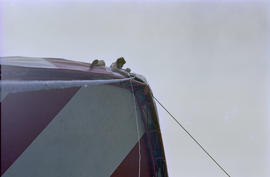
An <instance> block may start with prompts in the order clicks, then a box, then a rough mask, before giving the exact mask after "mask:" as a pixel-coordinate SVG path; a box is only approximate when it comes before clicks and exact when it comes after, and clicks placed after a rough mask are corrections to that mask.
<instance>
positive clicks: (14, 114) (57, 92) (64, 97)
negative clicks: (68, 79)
mask: <svg viewBox="0 0 270 177" xmlns="http://www.w3.org/2000/svg"><path fill="white" fill-rule="evenodd" d="M78 90H79V88H78V87H77V88H66V89H52V90H44V91H31V92H21V93H14V94H9V95H8V96H7V97H6V98H5V99H4V100H3V102H2V103H1V175H2V174H4V172H5V171H6V170H7V169H8V168H9V167H10V166H11V165H12V164H13V163H14V162H15V160H16V159H17V158H18V157H19V156H20V155H21V154H22V153H23V152H24V151H25V149H26V148H27V147H28V146H29V145H30V144H31V143H32V142H33V140H34V139H35V138H36V137H37V136H38V135H39V134H40V133H41V132H42V130H43V129H44V128H45V127H46V126H47V125H48V124H49V123H50V121H51V120H52V119H53V118H54V117H55V116H56V115H57V113H58V112H59V111H60V110H61V109H62V108H63V107H64V106H65V105H66V104H67V103H68V101H69V100H70V99H71V98H72V96H74V94H75V93H76V92H77V91H78Z"/></svg>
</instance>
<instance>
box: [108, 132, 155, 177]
mask: <svg viewBox="0 0 270 177" xmlns="http://www.w3.org/2000/svg"><path fill="white" fill-rule="evenodd" d="M140 147H141V177H153V173H154V171H153V169H152V164H151V160H150V157H149V154H150V153H149V150H148V149H147V137H146V134H144V135H143V137H142V138H141V140H140ZM138 169H139V143H137V144H136V145H135V147H134V148H133V149H132V150H131V151H130V152H129V154H128V155H127V157H126V158H125V159H124V160H123V161H122V162H121V164H120V165H119V166H118V167H117V169H116V170H115V171H114V172H113V174H112V175H111V177H123V176H127V177H138Z"/></svg>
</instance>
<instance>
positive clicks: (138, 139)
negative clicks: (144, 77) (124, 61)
mask: <svg viewBox="0 0 270 177" xmlns="http://www.w3.org/2000/svg"><path fill="white" fill-rule="evenodd" d="M129 77H130V75H129ZM132 79H133V78H132ZM132 79H130V80H129V81H130V85H131V90H132V94H133V103H134V107H135V108H134V109H135V116H136V128H137V141H138V142H139V169H138V175H139V176H138V177H141V142H140V130H139V122H138V116H137V105H136V100H135V99H136V98H135V94H134V88H133V84H132Z"/></svg>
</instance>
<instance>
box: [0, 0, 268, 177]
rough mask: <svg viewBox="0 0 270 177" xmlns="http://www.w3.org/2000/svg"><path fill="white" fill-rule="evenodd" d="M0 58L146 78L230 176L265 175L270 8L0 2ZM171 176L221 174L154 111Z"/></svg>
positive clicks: (223, 4) (209, 3) (257, 5)
mask: <svg viewBox="0 0 270 177" xmlns="http://www.w3.org/2000/svg"><path fill="white" fill-rule="evenodd" d="M0 5H1V6H0V9H1V12H0V13H1V21H0V22H1V33H0V37H1V40H0V42H1V56H31V57H33V56H35V57H60V58H67V59H72V60H78V61H85V62H90V61H92V60H93V59H96V58H99V59H103V60H105V61H106V63H107V65H110V64H111V63H112V62H113V61H114V60H115V59H116V58H117V57H119V56H123V57H125V58H126V60H127V67H130V68H131V69H132V71H134V72H136V73H140V74H142V75H144V76H145V77H146V78H147V79H148V81H149V83H150V86H151V87H152V90H153V92H154V95H155V96H156V97H157V98H159V99H160V101H161V102H162V103H164V105H165V106H166V107H167V108H168V109H169V110H170V111H171V113H172V114H173V115H175V117H176V118H177V119H178V120H179V121H180V122H182V123H183V125H184V126H185V127H186V128H187V129H188V130H190V132H191V133H192V134H193V135H194V137H196V138H197V139H198V140H199V142H201V144H202V145H203V146H205V147H206V149H207V150H208V151H209V152H210V153H211V154H212V155H213V156H214V157H215V158H216V160H217V161H218V162H220V164H221V165H222V166H224V168H225V169H226V170H227V171H228V172H229V173H230V174H231V176H235V177H269V176H270V168H269V167H270V59H269V56H270V55H269V49H270V48H269V47H270V45H269V42H270V36H269V34H270V33H269V31H270V29H269V24H270V21H269V17H270V16H269V3H266V2H263V1H260V2H259V1H232V0H230V1H228V2H225V1H222V2H221V1H204V2H201V1H194V0H193V1H192V2H187V1H180V0H178V1H177V0H174V1H170V2H168V1H165V0H164V1H161V0H159V1H154V0H152V1H142V0H141V1H135V0H134V1H125V2H123V1H119V0H118V1H105V0H103V1H102V2H99V1H98V0H97V1H94V0H89V1H87V0H80V1H76V2H75V1H71V0H70V1H67V0H56V1H53V0H47V1H46V0H39V1H34V0H28V1H26V0H24V1H20V0H1V2H0ZM159 117H160V124H161V129H162V135H163V141H164V146H165V152H166V158H167V165H168V170H169V175H170V177H181V176H183V177H222V176H226V175H224V173H223V172H222V171H221V170H220V169H218V167H217V166H216V165H215V164H214V163H213V162H212V161H210V159H209V158H208V157H207V156H206V155H205V154H204V153H203V152H202V150H201V149H199V148H198V146H197V145H196V144H195V143H194V142H193V141H192V140H191V139H190V138H189V137H188V136H187V135H186V134H185V133H184V132H183V130H182V129H181V128H179V127H178V126H177V125H176V124H175V123H174V122H173V121H172V120H170V119H169V116H168V115H167V114H166V113H165V112H164V111H163V110H162V109H161V108H160V107H159Z"/></svg>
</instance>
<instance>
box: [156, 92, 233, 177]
mask: <svg viewBox="0 0 270 177" xmlns="http://www.w3.org/2000/svg"><path fill="white" fill-rule="evenodd" d="M153 98H154V99H155V100H156V101H157V103H158V104H159V105H160V106H161V107H162V108H163V109H164V110H165V111H166V112H167V113H168V114H169V115H170V117H171V118H173V120H174V121H175V122H176V123H177V124H178V125H179V126H180V127H181V128H182V129H183V130H184V131H185V132H186V133H187V134H188V135H189V137H190V138H191V139H192V140H193V141H194V142H195V143H196V144H197V145H198V146H199V147H200V148H201V149H202V150H203V151H204V152H205V154H206V155H207V156H208V157H210V159H211V160H212V161H213V162H214V163H215V164H216V165H217V166H218V167H219V168H220V169H221V170H222V171H223V172H224V173H225V174H226V175H227V176H228V177H231V176H230V175H229V173H228V172H227V171H226V170H225V169H224V168H223V167H222V166H221V165H220V164H219V163H218V162H217V161H216V160H215V159H214V158H213V157H212V156H211V155H210V154H209V153H208V152H207V151H206V149H205V148H204V147H203V146H202V145H201V144H200V143H199V142H198V141H197V140H196V139H195V138H194V137H193V136H192V135H191V134H190V133H189V132H188V131H187V129H186V128H185V127H184V126H183V125H182V124H181V123H180V122H179V121H178V120H177V119H176V118H175V117H174V116H173V115H172V114H171V113H170V112H169V111H168V110H167V109H166V108H165V106H163V105H162V104H161V103H160V101H158V99H157V98H156V97H154V95H153Z"/></svg>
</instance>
